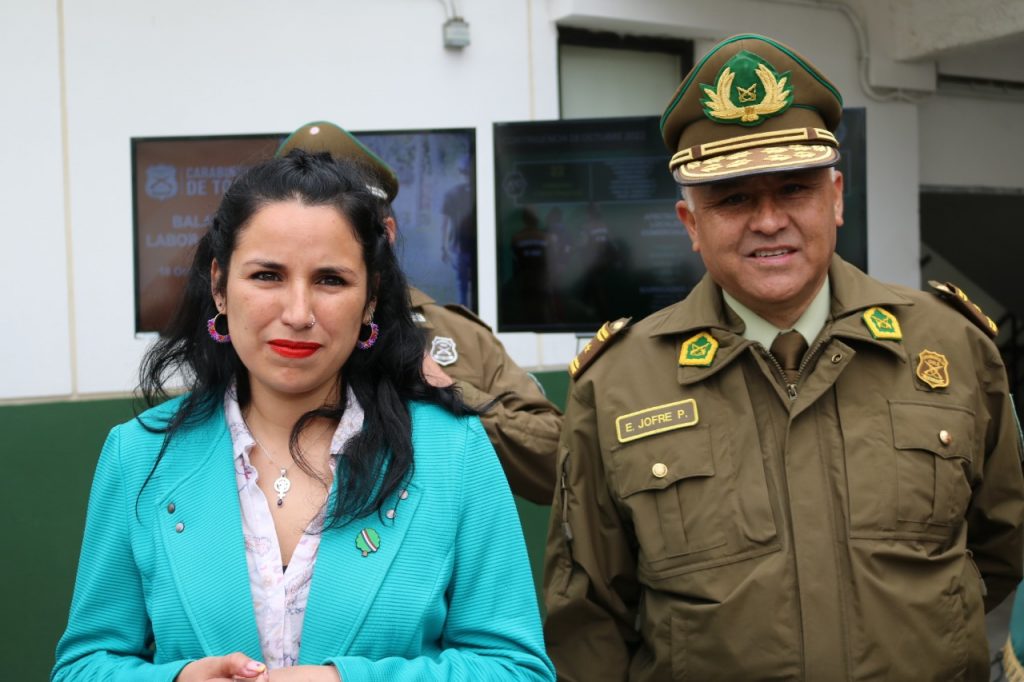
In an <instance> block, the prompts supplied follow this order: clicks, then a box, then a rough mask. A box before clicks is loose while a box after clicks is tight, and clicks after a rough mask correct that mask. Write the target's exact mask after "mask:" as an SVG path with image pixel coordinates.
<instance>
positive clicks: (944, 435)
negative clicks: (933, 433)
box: [939, 429, 953, 445]
mask: <svg viewBox="0 0 1024 682" xmlns="http://www.w3.org/2000/svg"><path fill="white" fill-rule="evenodd" d="M939 442H940V443H942V444H943V445H949V444H950V443H952V442H953V434H951V433H950V432H949V431H947V430H946V429H942V430H941V431H939Z"/></svg>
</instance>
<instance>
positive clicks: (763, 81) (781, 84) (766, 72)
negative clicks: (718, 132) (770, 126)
mask: <svg viewBox="0 0 1024 682" xmlns="http://www.w3.org/2000/svg"><path fill="white" fill-rule="evenodd" d="M788 83H789V72H788V71H787V72H786V73H782V74H780V73H779V72H778V71H776V70H775V67H773V66H772V65H771V64H769V63H768V62H767V61H765V60H764V59H762V58H761V57H759V56H758V55H756V54H754V53H753V52H748V51H747V50H741V51H740V52H738V53H736V54H735V55H733V57H732V58H731V59H729V61H727V62H726V63H725V65H724V66H723V67H722V70H721V71H719V72H718V76H717V77H716V78H715V82H714V84H713V85H705V84H703V83H701V90H702V91H703V92H704V99H702V100H701V104H703V105H704V115H705V116H707V117H708V118H710V119H711V120H712V121H715V122H717V123H738V124H740V125H744V126H754V125H758V124H760V123H763V122H764V120H765V119H766V118H770V117H772V116H777V115H779V114H781V113H782V112H784V111H785V110H786V109H788V108H789V106H790V105H791V104H792V103H793V88H792V87H787V85H788ZM759 92H763V93H764V94H762V95H761V96H760V99H758V94H759ZM733 95H735V98H736V101H738V102H739V105H737V104H736V103H735V102H734V100H733Z"/></svg>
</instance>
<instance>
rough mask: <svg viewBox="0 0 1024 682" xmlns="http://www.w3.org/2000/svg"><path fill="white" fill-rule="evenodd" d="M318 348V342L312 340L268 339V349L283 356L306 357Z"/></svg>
mask: <svg viewBox="0 0 1024 682" xmlns="http://www.w3.org/2000/svg"><path fill="white" fill-rule="evenodd" d="M319 348H320V344H319V343H313V342H312V341H292V340H290V339H274V340H273V341H270V349H271V350H272V351H274V352H275V353H277V354H278V355H280V356H281V357H285V358H308V357H309V356H310V355H312V354H313V353H315V352H317V350H319Z"/></svg>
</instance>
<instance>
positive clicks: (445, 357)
mask: <svg viewBox="0 0 1024 682" xmlns="http://www.w3.org/2000/svg"><path fill="white" fill-rule="evenodd" d="M430 357H432V358H434V361H435V362H437V364H439V365H441V366H442V367H447V366H448V365H452V364H455V361H456V360H458V359H459V352H458V351H457V350H455V339H452V338H449V337H447V336H435V337H434V340H433V341H431V342H430Z"/></svg>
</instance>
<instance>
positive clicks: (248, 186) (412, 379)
mask: <svg viewBox="0 0 1024 682" xmlns="http://www.w3.org/2000/svg"><path fill="white" fill-rule="evenodd" d="M368 183H369V184H373V180H372V178H371V177H370V176H368V175H366V173H365V171H364V170H363V169H362V168H361V167H359V166H357V165H354V164H351V163H348V162H345V161H339V160H336V159H333V158H331V156H330V155H328V154H324V153H321V154H309V153H306V152H303V151H301V150H296V151H293V152H291V153H290V154H288V156H286V157H283V158H274V159H271V160H269V161H266V162H263V163H261V164H259V165H257V166H254V167H252V168H250V169H248V170H247V171H246V172H244V173H243V174H242V175H240V176H239V177H238V178H237V179H236V180H235V181H234V182H233V183H232V184H231V186H230V187H229V188H228V190H227V192H226V193H225V194H224V198H223V200H222V201H221V204H220V207H219V208H218V209H217V213H216V215H215V216H214V218H213V222H212V225H211V227H210V230H209V232H207V234H206V235H205V236H204V237H203V238H202V239H201V240H200V241H199V244H198V246H197V249H196V254H195V258H194V259H193V261H192V266H191V269H190V270H189V273H188V279H187V282H186V285H185V293H184V298H183V300H182V303H181V307H180V308H179V309H178V312H177V314H176V315H175V317H174V319H173V320H172V321H171V323H170V325H169V326H168V328H167V329H166V330H165V333H164V335H163V336H162V337H161V338H160V339H159V340H158V341H157V342H156V343H155V344H154V345H153V346H152V347H151V348H150V349H149V350H148V351H147V353H146V355H145V357H144V358H143V361H142V366H141V369H140V380H139V389H140V392H141V393H142V396H143V398H144V399H145V401H146V403H147V404H148V405H150V406H152V405H155V404H157V403H159V402H161V401H163V400H165V399H166V398H167V397H168V392H167V385H168V384H169V383H171V382H173V381H175V379H179V380H180V378H181V377H183V378H184V381H185V385H186V387H187V389H188V393H187V394H186V395H185V397H184V398H183V400H182V402H181V403H180V405H179V407H178V409H177V411H176V412H175V413H174V414H173V415H172V416H171V417H170V418H169V419H168V420H167V421H166V422H164V423H161V424H151V423H146V421H144V420H143V415H140V416H139V417H137V419H138V420H139V422H140V423H141V424H142V425H143V427H145V428H146V429H148V430H150V431H152V432H156V433H163V434H165V435H164V442H163V446H162V447H161V449H160V452H159V454H158V455H157V459H156V461H155V462H154V464H153V468H152V469H151V470H150V473H149V476H148V477H147V479H146V483H148V482H149V479H150V478H152V476H153V474H154V473H155V471H156V469H157V467H158V466H159V464H160V461H161V459H162V458H163V457H165V456H167V457H173V456H174V449H173V447H170V445H171V442H172V439H173V438H174V435H175V434H176V433H177V432H178V430H179V429H181V428H182V427H185V426H187V425H190V424H196V423H199V422H202V421H204V420H205V419H208V418H209V417H210V416H211V415H212V414H213V413H214V412H216V410H218V409H220V408H221V405H222V404H223V398H224V392H225V391H226V390H228V388H229V387H230V386H231V384H232V383H234V384H235V385H236V386H237V393H238V402H239V405H240V406H241V407H242V408H245V406H246V405H248V403H249V400H250V399H251V394H250V388H249V376H248V371H247V370H246V368H245V366H244V365H243V364H242V362H241V360H240V359H239V358H238V354H237V353H236V352H235V350H234V348H233V347H232V346H231V344H230V343H223V344H221V343H214V342H213V341H212V340H211V339H210V337H209V335H208V332H207V328H206V321H207V319H209V318H211V317H213V316H214V315H216V314H217V310H216V308H215V306H214V301H213V297H212V296H211V282H210V265H211V263H212V262H213V260H216V261H217V263H218V265H219V266H220V273H221V274H220V281H219V282H215V283H213V284H214V286H215V287H216V289H217V290H218V291H221V292H223V290H224V286H225V282H226V281H227V276H228V267H229V264H230V262H231V254H232V253H233V252H234V249H235V245H236V243H237V241H238V237H239V235H240V234H241V232H242V231H243V230H244V229H245V228H246V225H247V224H248V223H249V221H250V220H251V219H252V217H253V215H255V214H256V212H257V211H259V210H260V209H261V208H263V207H264V206H266V205H267V204H270V203H274V202H279V201H300V202H302V203H303V204H305V205H307V206H332V207H334V208H336V209H337V210H338V212H339V213H340V214H341V215H343V216H344V217H345V218H347V220H348V221H349V223H351V225H352V226H353V228H354V229H355V235H356V238H357V239H358V241H359V243H360V244H361V245H362V247H363V261H364V263H365V266H366V275H367V302H369V301H370V300H375V301H376V307H375V309H374V315H373V319H374V321H375V322H376V323H377V325H378V326H379V328H380V332H379V336H378V338H377V342H376V344H375V345H374V346H373V347H372V348H371V349H369V350H359V349H355V350H353V352H352V354H351V355H350V356H349V359H348V361H347V362H346V363H345V365H344V366H343V367H342V368H341V371H340V372H339V373H338V378H337V382H338V383H337V391H335V392H334V394H333V395H336V396H337V400H338V404H331V405H324V406H322V407H320V408H318V409H315V410H313V411H311V412H307V413H306V414H304V415H303V416H302V417H301V418H300V419H299V420H298V422H296V424H295V427H294V428H293V429H292V433H291V440H290V450H291V454H292V456H293V457H294V459H295V462H296V464H297V465H298V466H299V467H300V468H302V470H303V471H305V472H307V473H309V474H310V475H313V476H316V475H317V474H316V473H315V472H314V471H313V470H312V468H311V467H310V466H309V464H308V462H307V461H306V460H305V459H304V457H303V455H302V452H301V451H300V449H299V447H298V443H299V434H300V433H301V432H302V430H303V429H304V428H306V426H308V425H309V424H310V423H311V422H312V421H313V420H314V419H316V418H319V417H323V418H328V419H333V420H338V419H340V418H341V416H342V414H343V413H344V411H345V388H346V386H348V387H351V388H352V391H353V392H354V393H355V396H356V398H357V399H358V400H359V404H360V405H361V406H362V407H363V410H364V413H365V417H364V421H363V428H362V430H361V431H360V432H359V433H358V434H357V435H356V436H354V437H353V438H352V439H350V440H349V442H348V443H347V445H346V446H345V451H344V453H333V456H334V457H336V458H338V468H337V475H338V492H337V495H336V497H335V499H336V503H335V504H334V506H333V508H332V509H331V510H330V513H329V515H328V519H327V524H326V526H327V527H330V526H334V525H339V524H341V523H344V522H345V521H347V520H350V519H353V518H358V517H360V516H365V515H368V514H370V513H372V512H374V511H377V512H378V513H379V512H380V509H381V505H382V504H383V503H384V501H385V500H386V499H387V498H388V497H389V496H390V495H391V494H392V493H394V492H395V491H396V490H397V489H398V487H399V486H400V485H401V484H402V482H403V481H404V480H406V479H407V477H408V476H410V475H411V473H412V467H413V449H412V424H411V420H410V416H409V410H408V406H407V402H408V401H410V400H420V401H425V402H430V403H435V404H438V405H442V406H444V407H445V408H447V409H448V410H449V411H451V412H453V413H455V414H472V413H474V411H473V410H472V409H470V408H468V407H467V406H465V405H464V404H463V402H462V401H461V399H460V397H459V394H458V392H457V391H456V390H454V389H452V388H437V387H434V386H431V385H430V384H428V383H427V382H426V380H425V379H424V378H423V372H422V363H423V337H422V335H421V332H420V330H419V329H418V328H417V327H416V325H415V324H414V323H413V321H412V316H411V312H410V309H409V294H408V288H407V285H406V281H405V276H404V275H403V274H402V271H401V268H400V267H399V265H398V260H397V258H396V257H395V254H394V251H393V250H392V247H391V242H390V240H389V239H388V233H387V230H386V229H385V226H384V222H383V219H384V217H385V216H386V215H387V212H386V211H387V206H386V205H384V204H383V202H382V201H381V200H380V199H379V198H377V197H376V196H374V195H373V193H372V192H371V191H370V190H369V189H368ZM230 324H231V322H230V320H228V325H229V326H230ZM229 331H230V330H229ZM364 334H365V332H364ZM378 482H379V484H378ZM143 487H145V484H143ZM140 494H141V491H140Z"/></svg>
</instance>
